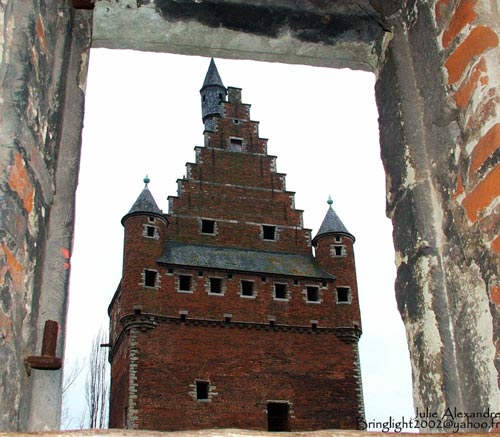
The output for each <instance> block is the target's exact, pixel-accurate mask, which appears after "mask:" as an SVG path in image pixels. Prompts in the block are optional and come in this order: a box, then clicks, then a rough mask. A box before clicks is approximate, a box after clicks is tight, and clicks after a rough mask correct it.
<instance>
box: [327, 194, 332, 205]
mask: <svg viewBox="0 0 500 437" xmlns="http://www.w3.org/2000/svg"><path fill="white" fill-rule="evenodd" d="M326 203H328V205H330V208H331V206H332V204H333V200H332V196H330V195H328V200H327V201H326Z"/></svg>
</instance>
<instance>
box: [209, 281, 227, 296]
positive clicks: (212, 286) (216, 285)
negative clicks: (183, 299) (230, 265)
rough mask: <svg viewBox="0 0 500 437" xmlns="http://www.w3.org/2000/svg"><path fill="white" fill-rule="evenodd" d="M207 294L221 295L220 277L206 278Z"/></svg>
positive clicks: (222, 292) (221, 284)
mask: <svg viewBox="0 0 500 437" xmlns="http://www.w3.org/2000/svg"><path fill="white" fill-rule="evenodd" d="M208 294H216V295H219V296H222V295H223V294H224V290H223V282H222V278H217V277H210V278H208Z"/></svg>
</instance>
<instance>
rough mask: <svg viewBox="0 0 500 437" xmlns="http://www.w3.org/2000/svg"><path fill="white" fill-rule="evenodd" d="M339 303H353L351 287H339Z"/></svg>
mask: <svg viewBox="0 0 500 437" xmlns="http://www.w3.org/2000/svg"><path fill="white" fill-rule="evenodd" d="M337 303H351V290H350V289H349V287H337Z"/></svg>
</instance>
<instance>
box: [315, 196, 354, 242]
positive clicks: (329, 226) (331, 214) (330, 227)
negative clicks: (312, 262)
mask: <svg viewBox="0 0 500 437" xmlns="http://www.w3.org/2000/svg"><path fill="white" fill-rule="evenodd" d="M328 203H329V204H330V206H329V207H328V211H327V212H326V215H325V218H324V219H323V223H321V226H320V228H319V231H318V233H317V234H316V236H315V237H314V239H313V241H314V240H316V239H317V238H318V237H319V236H321V235H324V234H342V235H346V236H348V237H351V238H352V239H353V240H354V235H352V234H351V233H350V232H349V231H348V230H347V228H346V227H345V226H344V224H343V223H342V220H340V218H339V216H338V215H337V214H336V213H335V211H334V210H333V208H332V205H331V203H330V202H328Z"/></svg>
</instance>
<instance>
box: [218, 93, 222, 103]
mask: <svg viewBox="0 0 500 437" xmlns="http://www.w3.org/2000/svg"><path fill="white" fill-rule="evenodd" d="M220 102H222V93H219V103H220Z"/></svg>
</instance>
